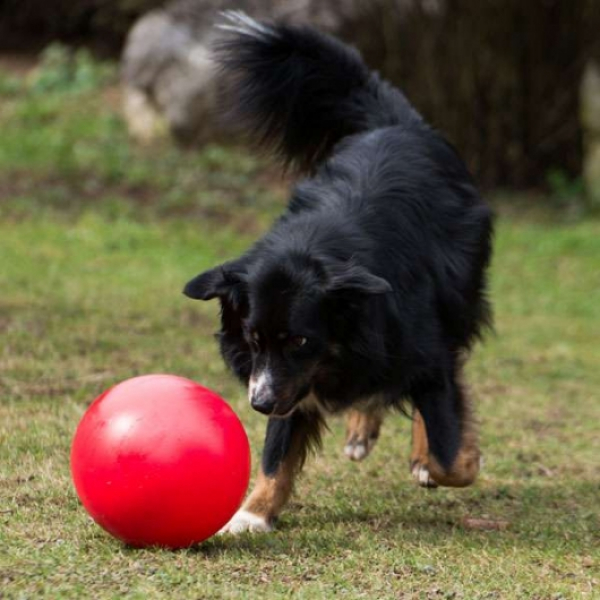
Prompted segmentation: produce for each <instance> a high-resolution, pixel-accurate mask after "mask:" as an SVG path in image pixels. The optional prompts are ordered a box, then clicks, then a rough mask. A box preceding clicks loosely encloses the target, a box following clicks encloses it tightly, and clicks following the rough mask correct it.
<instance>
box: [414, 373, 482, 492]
mask: <svg viewBox="0 0 600 600" xmlns="http://www.w3.org/2000/svg"><path fill="white" fill-rule="evenodd" d="M458 375H459V373H456V374H453V376H451V377H448V376H446V377H444V376H443V375H442V376H441V377H440V378H439V380H438V381H429V382H425V383H422V384H421V385H420V389H419V390H418V391H416V392H415V393H414V394H413V400H414V403H415V408H416V409H417V411H418V412H417V411H415V417H416V420H415V421H414V422H413V426H414V429H413V434H414V433H415V429H416V433H417V442H418V441H419V439H420V440H421V442H420V445H421V447H422V449H421V451H420V452H419V456H418V457H417V458H418V460H417V461H416V463H415V466H416V465H417V464H418V466H419V468H420V469H421V470H423V471H424V473H423V474H420V476H419V479H420V482H421V476H422V475H425V476H426V478H427V482H426V485H430V484H429V481H428V479H429V476H431V478H432V479H433V482H435V483H437V484H439V485H444V486H451V487H464V486H467V485H470V484H471V483H473V481H474V480H475V478H476V477H477V474H478V472H479V461H480V453H479V446H478V443H477V431H476V428H475V424H474V419H473V413H472V407H471V402H470V399H469V397H468V395H467V392H466V390H465V388H464V386H463V385H462V383H461V382H460V380H459V377H458ZM419 413H420V415H421V417H422V419H423V420H422V422H420V419H419ZM423 425H424V427H423ZM419 432H421V433H419ZM423 432H426V435H427V439H426V440H424V439H423V435H422V433H423ZM414 444H415V439H414V438H413V447H414ZM417 445H419V444H417ZM425 452H428V456H427V459H426V461H425V456H424V453H425Z"/></svg>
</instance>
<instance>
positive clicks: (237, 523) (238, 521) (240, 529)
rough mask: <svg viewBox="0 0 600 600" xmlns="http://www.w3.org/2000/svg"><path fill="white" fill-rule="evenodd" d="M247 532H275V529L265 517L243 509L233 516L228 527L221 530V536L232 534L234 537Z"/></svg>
mask: <svg viewBox="0 0 600 600" xmlns="http://www.w3.org/2000/svg"><path fill="white" fill-rule="evenodd" d="M245 531H252V532H257V531H258V532H261V531H264V532H267V531H273V527H272V526H271V525H269V523H267V521H266V520H265V518H264V517H261V516H259V515H255V514H254V513H251V512H248V511H247V510H244V509H243V508H242V509H240V510H238V511H237V512H236V513H235V515H233V517H232V519H231V521H229V523H227V525H225V526H224V527H222V528H221V529H220V531H219V534H222V533H231V534H233V535H238V534H240V533H244V532H245Z"/></svg>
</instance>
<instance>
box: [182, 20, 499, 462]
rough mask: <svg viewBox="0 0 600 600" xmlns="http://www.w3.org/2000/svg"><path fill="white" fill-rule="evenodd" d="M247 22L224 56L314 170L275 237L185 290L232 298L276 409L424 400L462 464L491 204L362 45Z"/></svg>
mask: <svg viewBox="0 0 600 600" xmlns="http://www.w3.org/2000/svg"><path fill="white" fill-rule="evenodd" d="M236 29H237V31H236V32H234V33H233V35H230V36H229V37H227V39H226V40H225V41H224V42H222V43H221V44H220V46H219V48H218V54H217V56H218V60H219V61H220V64H221V65H222V67H223V69H224V71H225V73H226V74H227V75H229V76H230V78H231V80H232V85H233V89H231V88H230V93H231V98H233V99H235V100H236V106H235V110H236V111H237V115H238V117H239V118H240V119H242V120H244V121H245V122H247V123H249V126H250V130H251V131H252V132H253V133H254V135H255V136H257V138H258V140H259V141H261V142H262V143H265V144H267V145H271V146H272V147H274V148H275V149H276V150H277V151H278V152H279V153H280V154H281V155H282V156H283V158H284V160H285V162H287V163H292V164H295V165H296V166H298V167H300V168H301V169H304V170H305V172H306V173H308V175H307V176H306V178H304V179H302V180H301V181H299V182H298V184H297V185H296V187H295V188H294V189H293V191H292V195H291V200H290V203H289V206H288V209H287V212H286V213H285V214H284V215H283V216H282V217H281V218H280V219H279V220H278V221H277V222H276V223H275V224H274V226H273V227H272V229H271V230H270V231H269V232H268V233H267V234H266V235H265V236H264V237H263V238H262V239H261V240H259V241H258V242H257V243H256V244H255V245H254V246H253V247H252V248H251V249H250V250H248V252H247V253H246V254H245V255H244V256H243V257H241V258H240V259H238V260H236V261H232V262H230V263H226V264H225V265H223V266H221V267H217V268H216V269H214V270H212V271H209V272H208V273H204V274H202V275H200V276H198V277H197V278H196V279H194V280H192V281H191V282H190V283H189V284H188V285H187V287H186V289H185V293H186V294H187V295H188V296H190V297H192V298H199V299H203V300H206V299H210V298H213V297H219V298H220V300H221V304H222V331H221V334H220V340H221V351H222V354H223V357H224V359H225V361H226V362H227V364H228V365H229V366H230V367H231V368H232V369H233V371H234V372H235V373H236V374H237V375H238V376H239V377H240V379H241V380H242V381H243V382H244V383H246V384H247V383H248V382H249V380H250V378H251V377H252V376H254V377H255V379H256V378H258V375H260V374H261V373H267V374H268V377H267V376H265V377H264V378H263V380H262V382H259V384H257V383H256V382H255V384H254V385H253V390H254V391H253V392H252V393H253V399H252V402H253V405H254V406H255V407H256V408H257V409H258V410H261V412H267V413H269V414H270V415H271V416H272V417H274V418H275V417H286V416H288V415H290V414H291V413H292V411H294V410H295V409H296V408H297V407H298V406H300V407H302V406H303V403H302V400H303V399H304V398H305V397H306V396H307V395H309V394H312V395H313V396H314V397H316V399H317V400H318V402H319V403H320V404H321V405H322V406H323V407H326V408H327V409H329V410H332V411H337V410H342V409H345V408H347V407H349V406H351V405H352V404H353V403H355V402H358V401H361V400H365V399H367V398H374V397H377V398H378V399H380V402H382V403H384V404H385V405H387V406H396V407H397V406H399V405H400V403H401V402H402V401H403V400H406V399H408V400H411V401H412V402H414V403H415V404H416V405H417V407H418V408H419V409H420V410H421V412H422V415H423V417H424V420H425V423H426V426H427V431H428V437H429V438H430V446H431V449H432V451H433V452H434V453H435V455H436V456H437V457H438V459H439V461H440V463H441V464H442V465H444V466H448V465H450V464H451V463H452V460H453V458H454V456H455V455H456V452H457V450H458V444H459V441H460V420H459V416H460V415H459V412H460V395H461V393H462V392H461V390H460V386H459V384H458V383H457V377H458V375H459V371H460V363H461V356H462V355H463V354H464V351H465V350H468V349H469V348H470V347H471V345H472V344H473V342H474V340H475V339H476V338H477V337H478V336H479V335H480V334H481V332H482V328H483V327H484V326H486V325H488V324H489V322H490V310H489V305H488V302H487V299H486V268H487V266H488V262H489V260H490V253H491V239H492V217H491V213H490V210H489V209H488V207H487V206H486V205H485V203H484V202H483V201H482V199H481V198H480V196H479V194H478V192H477V190H476V188H475V185H474V183H473V180H472V178H471V176H470V175H469V173H468V171H467V169H466V167H465V165H464V164H463V162H462V161H461V159H460V158H459V156H458V154H457V153H456V151H455V150H454V148H453V147H452V146H451V145H450V144H449V143H448V142H446V141H445V140H444V138H443V137H442V136H441V135H440V134H439V133H438V132H436V131H435V130H433V129H432V128H431V127H429V126H428V125H427V124H426V123H425V122H424V121H423V119H422V118H421V117H420V115H419V114H418V113H417V112H416V110H415V109H414V108H413V107H412V106H411V105H410V104H409V102H408V101H407V100H406V98H405V97H404V96H403V95H402V93H401V92H399V91H398V90H396V89H394V88H392V87H391V86H390V85H389V84H387V83H386V82H383V81H381V80H380V79H379V77H378V76H377V75H376V74H373V73H371V72H369V71H368V69H367V68H366V67H365V65H364V64H363V62H362V60H361V58H360V56H359V54H358V53H357V52H356V51H355V50H353V49H351V48H349V47H347V46H345V45H344V44H342V43H341V42H338V41H337V40H334V39H333V38H331V37H329V36H326V35H323V34H321V33H318V32H317V31H315V30H313V29H310V28H307V27H292V26H288V25H275V26H264V25H258V24H255V26H254V27H253V26H249V27H238V28H236ZM270 428H271V426H270ZM275 429H277V428H274V430H275ZM279 429H280V428H279ZM279 429H278V431H279ZM280 433H281V431H279V434H280ZM279 434H278V435H279ZM284 437H285V436H284ZM273 444H276V440H275V439H269V438H268V439H267V442H266V446H267V447H273ZM271 454H272V453H271ZM267 466H268V467H269V469H270V470H272V469H273V468H274V466H273V465H272V464H269V465H267Z"/></svg>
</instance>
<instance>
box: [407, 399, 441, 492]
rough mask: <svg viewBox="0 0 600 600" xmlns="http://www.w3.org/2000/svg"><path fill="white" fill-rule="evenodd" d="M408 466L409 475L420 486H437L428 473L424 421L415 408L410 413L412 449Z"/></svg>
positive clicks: (427, 450) (427, 445)
mask: <svg viewBox="0 0 600 600" xmlns="http://www.w3.org/2000/svg"><path fill="white" fill-rule="evenodd" d="M409 468H410V472H411V475H412V476H413V478H414V479H415V481H416V482H417V483H418V484H419V485H420V486H421V487H437V483H436V482H435V481H434V480H433V478H432V477H431V474H430V473H429V443H428V442H427V431H426V429H425V421H423V417H422V416H421V413H420V412H419V411H418V410H417V409H416V408H413V414H412V450H411V453H410V463H409Z"/></svg>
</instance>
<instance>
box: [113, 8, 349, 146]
mask: <svg viewBox="0 0 600 600" xmlns="http://www.w3.org/2000/svg"><path fill="white" fill-rule="evenodd" d="M354 2H355V0H334V1H331V2H326V3H325V2H321V1H319V0H297V1H293V2H278V1H277V0H246V1H244V2H240V1H238V2H231V1H226V0H212V1H211V0H176V1H175V2H173V3H171V4H168V5H167V6H165V7H164V8H162V9H158V10H154V11H151V12H149V13H147V14H146V15H144V16H143V17H141V18H140V19H139V20H138V21H137V22H136V23H135V24H134V26H133V27H132V29H131V31H130V32H129V35H128V37H127V41H126V44H125V49H124V52H123V57H122V80H123V87H124V114H125V119H126V122H127V125H128V128H129V131H130V133H131V135H132V136H134V137H135V138H137V139H139V140H141V141H143V142H151V141H153V140H155V139H156V138H160V137H163V136H164V135H165V133H166V132H169V133H170V134H172V135H173V136H174V137H175V139H176V140H178V141H179V142H181V143H183V144H185V145H198V144H202V143H203V142H206V141H207V140H209V139H215V138H218V137H221V136H223V135H224V134H227V132H226V131H224V124H223V122H222V121H220V120H219V119H218V118H217V114H216V113H217V111H216V110H215V108H216V104H217V82H216V77H215V69H214V63H213V61H212V59H211V52H210V45H211V43H212V42H213V41H214V39H215V37H216V36H217V35H218V30H216V29H215V28H214V24H215V22H216V21H217V20H218V12H219V11H221V10H227V9H230V8H235V9H236V10H239V9H241V10H244V11H246V12H248V13H249V14H250V15H252V16H253V17H255V18H267V19H285V20H287V21H289V22H294V23H302V22H310V23H312V24H315V25H317V26H318V27H320V28H321V29H324V30H327V31H330V32H332V33H335V32H336V31H337V29H338V28H339V27H340V26H341V23H342V21H343V15H344V14H346V12H347V11H348V10H349V9H350V10H351V9H352V7H353V6H354Z"/></svg>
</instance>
